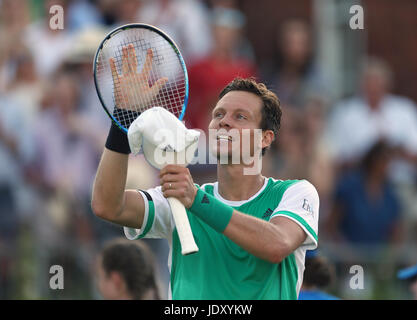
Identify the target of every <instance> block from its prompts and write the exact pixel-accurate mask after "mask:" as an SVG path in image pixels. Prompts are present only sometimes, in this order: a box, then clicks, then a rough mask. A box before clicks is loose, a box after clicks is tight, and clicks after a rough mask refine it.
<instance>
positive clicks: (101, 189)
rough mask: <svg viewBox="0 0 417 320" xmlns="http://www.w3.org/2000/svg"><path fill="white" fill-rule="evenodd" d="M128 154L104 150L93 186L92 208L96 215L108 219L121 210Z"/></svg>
mask: <svg viewBox="0 0 417 320" xmlns="http://www.w3.org/2000/svg"><path fill="white" fill-rule="evenodd" d="M127 166H128V154H123V153H119V152H115V151H111V150H109V149H107V148H104V151H103V155H102V157H101V160H100V164H99V166H98V169H97V174H96V178H95V181H94V186H93V194H92V207H93V211H94V213H95V214H96V215H98V216H100V217H103V218H110V217H112V216H115V215H117V214H118V213H120V212H121V211H122V209H123V202H124V191H125V186H126V177H127Z"/></svg>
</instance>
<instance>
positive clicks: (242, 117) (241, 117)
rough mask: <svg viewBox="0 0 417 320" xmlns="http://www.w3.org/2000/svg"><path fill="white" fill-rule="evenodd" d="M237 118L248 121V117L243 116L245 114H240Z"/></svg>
mask: <svg viewBox="0 0 417 320" xmlns="http://www.w3.org/2000/svg"><path fill="white" fill-rule="evenodd" d="M236 118H237V119H239V120H245V119H246V116H245V115H243V114H241V113H238V114H237V115H236Z"/></svg>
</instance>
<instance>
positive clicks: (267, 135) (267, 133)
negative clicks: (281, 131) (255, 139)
mask: <svg viewBox="0 0 417 320" xmlns="http://www.w3.org/2000/svg"><path fill="white" fill-rule="evenodd" d="M274 139H275V134H274V131H272V130H264V131H262V149H263V148H267V147H269V146H270V145H271V144H272V142H273V141H274Z"/></svg>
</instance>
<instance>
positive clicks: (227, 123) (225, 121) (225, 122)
mask: <svg viewBox="0 0 417 320" xmlns="http://www.w3.org/2000/svg"><path fill="white" fill-rule="evenodd" d="M219 127H220V128H231V119H230V116H229V115H228V114H227V113H226V114H225V115H224V116H223V118H221V119H220V121H219Z"/></svg>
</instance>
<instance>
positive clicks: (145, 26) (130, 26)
mask: <svg viewBox="0 0 417 320" xmlns="http://www.w3.org/2000/svg"><path fill="white" fill-rule="evenodd" d="M135 28H140V29H148V30H151V31H153V32H156V33H157V34H159V35H160V36H161V37H163V38H164V39H165V40H166V41H168V43H169V44H170V45H171V47H172V49H174V51H175V53H176V54H177V56H178V58H179V61H180V64H181V67H182V70H183V72H184V82H185V93H184V102H183V104H182V109H181V113H180V115H179V116H178V119H180V120H183V118H184V115H185V110H186V109H187V104H188V91H189V84H188V73H187V68H186V66H185V62H184V58H183V57H182V55H181V52H180V50H179V49H178V46H177V45H176V43H175V42H174V40H172V39H171V38H170V37H169V36H168V35H167V34H166V33H165V32H163V31H162V30H161V29H158V28H156V27H154V26H152V25H150V24H146V23H129V24H125V25H122V26H120V27H117V28H115V29H113V30H112V31H110V32H109V33H108V34H107V35H106V36H105V37H104V39H103V40H102V41H101V43H100V45H99V46H98V48H97V51H96V54H95V55H94V63H93V75H94V84H95V87H96V92H97V95H98V98H99V100H100V103H101V106H102V107H103V109H104V111H105V112H106V113H107V115H108V116H109V117H110V119H111V120H112V121H113V122H114V123H115V124H116V125H117V126H118V127H119V128H120V129H121V130H123V131H124V132H125V133H126V134H127V131H128V128H125V127H124V126H122V125H121V124H120V122H119V121H117V119H116V118H115V117H114V116H113V115H112V114H111V113H110V111H109V110H108V109H107V107H106V104H105V103H104V99H103V97H102V95H101V93H100V90H99V86H98V81H97V64H98V57H99V55H100V52H101V50H102V48H103V47H104V45H105V44H106V42H107V41H108V40H109V39H110V38H112V37H113V36H114V35H116V34H117V33H119V32H122V31H124V30H126V29H135Z"/></svg>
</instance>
